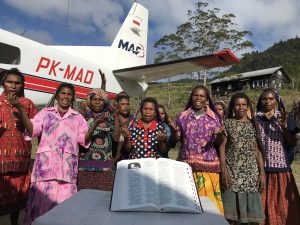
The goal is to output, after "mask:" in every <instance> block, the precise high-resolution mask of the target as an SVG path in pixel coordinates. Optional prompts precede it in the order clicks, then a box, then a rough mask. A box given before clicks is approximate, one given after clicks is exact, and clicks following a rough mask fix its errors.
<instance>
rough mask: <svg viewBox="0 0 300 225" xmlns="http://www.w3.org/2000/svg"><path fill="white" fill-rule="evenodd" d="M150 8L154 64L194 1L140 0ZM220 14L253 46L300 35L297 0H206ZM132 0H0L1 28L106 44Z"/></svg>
mask: <svg viewBox="0 0 300 225" xmlns="http://www.w3.org/2000/svg"><path fill="white" fill-rule="evenodd" d="M138 2H139V3H141V4H142V5H144V6H145V7H146V8H148V9H149V31H148V54H147V62H148V63H153V60H154V55H155V52H156V49H154V47H153V45H154V43H155V42H156V41H157V40H159V39H160V38H161V37H162V36H163V35H165V34H170V33H174V32H175V31H176V26H178V25H180V24H181V23H183V22H185V21H187V10H189V9H193V8H194V4H195V3H196V2H197V1H195V0H138ZM207 2H208V3H209V6H210V7H212V8H219V9H220V13H221V14H225V13H233V14H234V15H235V16H236V19H235V23H236V24H237V25H236V27H235V29H238V30H249V31H251V32H252V34H253V35H252V36H251V37H250V38H249V39H250V40H251V41H252V42H253V43H254V45H255V48H254V49H247V50H244V51H243V52H235V54H236V55H237V56H239V57H240V56H241V55H242V54H243V53H245V52H248V51H263V50H265V49H267V48H269V47H271V46H272V45H273V44H274V43H275V42H279V41H280V40H287V39H289V38H294V37H296V36H297V35H298V36H300V29H299V28H300V1H299V0H235V1H233V0H208V1H207ZM132 3H133V0H51V1H49V0H0V4H1V7H0V28H2V29H5V30H8V31H11V32H13V33H16V34H21V35H23V36H25V37H27V38H30V39H33V40H35V41H38V42H41V43H43V44H49V45H99V46H102V45H104V46H109V45H110V44H111V43H112V41H113V39H114V37H115V36H116V34H117V32H118V30H119V28H120V26H121V24H122V23H123V20H124V19H125V17H126V15H127V13H128V11H129V10H130V7H131V5H132Z"/></svg>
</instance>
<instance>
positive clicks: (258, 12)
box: [210, 0, 300, 51]
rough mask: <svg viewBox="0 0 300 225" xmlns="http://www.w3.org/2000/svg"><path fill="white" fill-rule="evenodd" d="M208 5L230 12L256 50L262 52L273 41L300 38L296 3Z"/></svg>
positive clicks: (264, 0)
mask: <svg viewBox="0 0 300 225" xmlns="http://www.w3.org/2000/svg"><path fill="white" fill-rule="evenodd" d="M210 5H211V6H213V7H217V8H220V9H221V13H229V12H232V13H233V14H235V15H236V23H237V24H238V26H237V27H238V28H239V29H241V30H250V31H251V32H252V33H253V36H252V40H253V41H254V42H255V43H256V49H258V50H260V51H262V50H264V49H266V48H267V47H270V46H271V45H272V44H273V43H274V42H278V41H279V40H285V39H288V38H292V37H295V36H296V35H299V33H300V32H299V28H298V27H299V24H300V16H299V15H300V3H299V1H298V0H284V1H282V0H272V1H268V0H251V1H249V0H239V1H234V3H233V2H232V1H231V0H223V1H218V0H214V1H212V2H210Z"/></svg>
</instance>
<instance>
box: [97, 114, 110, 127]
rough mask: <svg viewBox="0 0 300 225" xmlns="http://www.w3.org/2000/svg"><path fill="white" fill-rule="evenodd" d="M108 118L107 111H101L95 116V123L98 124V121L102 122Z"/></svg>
mask: <svg viewBox="0 0 300 225" xmlns="http://www.w3.org/2000/svg"><path fill="white" fill-rule="evenodd" d="M108 118H109V112H105V113H102V114H101V115H100V116H98V117H96V118H95V123H96V124H97V125H99V124H100V123H104V122H105V121H106V120H107V119H108Z"/></svg>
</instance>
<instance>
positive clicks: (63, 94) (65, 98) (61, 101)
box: [56, 87, 74, 110]
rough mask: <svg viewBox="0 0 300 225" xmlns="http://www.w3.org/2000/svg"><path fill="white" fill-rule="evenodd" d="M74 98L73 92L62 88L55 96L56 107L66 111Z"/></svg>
mask: <svg viewBox="0 0 300 225" xmlns="http://www.w3.org/2000/svg"><path fill="white" fill-rule="evenodd" d="M73 98H74V93H73V91H72V90H71V89H70V88H68V87H63V88H62V89H61V90H60V92H59V93H58V95H57V96H56V101H57V104H58V106H59V107H60V108H61V109H63V110H68V108H69V107H70V106H71V104H72V102H73Z"/></svg>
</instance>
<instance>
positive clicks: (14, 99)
mask: <svg viewBox="0 0 300 225" xmlns="http://www.w3.org/2000/svg"><path fill="white" fill-rule="evenodd" d="M7 100H8V102H9V104H11V105H12V106H14V107H16V108H17V109H18V110H19V111H21V110H22V105H21V103H20V100H19V97H18V96H17V95H16V94H14V93H9V94H8V95H7Z"/></svg>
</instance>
